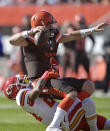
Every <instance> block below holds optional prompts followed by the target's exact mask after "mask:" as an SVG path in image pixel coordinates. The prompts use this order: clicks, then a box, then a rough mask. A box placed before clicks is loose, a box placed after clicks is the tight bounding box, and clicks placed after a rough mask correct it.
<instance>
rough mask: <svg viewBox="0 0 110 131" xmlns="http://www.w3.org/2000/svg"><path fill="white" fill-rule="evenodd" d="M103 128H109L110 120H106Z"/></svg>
mask: <svg viewBox="0 0 110 131" xmlns="http://www.w3.org/2000/svg"><path fill="white" fill-rule="evenodd" d="M104 130H110V120H106V122H105V125H104Z"/></svg>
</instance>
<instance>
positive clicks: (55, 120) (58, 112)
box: [49, 107, 67, 127]
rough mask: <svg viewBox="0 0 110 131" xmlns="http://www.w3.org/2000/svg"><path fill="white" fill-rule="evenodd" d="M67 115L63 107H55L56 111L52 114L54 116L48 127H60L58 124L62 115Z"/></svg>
mask: <svg viewBox="0 0 110 131" xmlns="http://www.w3.org/2000/svg"><path fill="white" fill-rule="evenodd" d="M65 115H67V112H66V111H64V110H63V109H61V108H59V107H57V109H56V112H55V114H54V118H53V120H52V122H51V124H50V125H49V127H60V124H61V122H62V120H63V118H64V116H65Z"/></svg>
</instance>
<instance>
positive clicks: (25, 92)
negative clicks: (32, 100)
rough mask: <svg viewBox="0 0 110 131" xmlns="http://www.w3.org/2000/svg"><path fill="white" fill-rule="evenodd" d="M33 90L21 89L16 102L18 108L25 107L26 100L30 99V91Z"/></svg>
mask: <svg viewBox="0 0 110 131" xmlns="http://www.w3.org/2000/svg"><path fill="white" fill-rule="evenodd" d="M30 90H31V89H29V88H25V89H21V90H20V91H19V92H18V94H17V96H16V102H17V104H18V106H21V105H23V103H24V102H25V100H26V99H27V98H28V94H29V93H28V92H29V91H30Z"/></svg>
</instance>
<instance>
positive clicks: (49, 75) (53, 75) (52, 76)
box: [48, 71, 59, 79]
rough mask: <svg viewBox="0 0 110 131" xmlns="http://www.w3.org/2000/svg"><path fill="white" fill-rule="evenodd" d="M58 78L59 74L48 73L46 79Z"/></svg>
mask: <svg viewBox="0 0 110 131" xmlns="http://www.w3.org/2000/svg"><path fill="white" fill-rule="evenodd" d="M58 77H59V73H58V72H52V71H49V72H48V78H49V79H52V78H58Z"/></svg>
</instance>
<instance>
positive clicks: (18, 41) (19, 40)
mask: <svg viewBox="0 0 110 131" xmlns="http://www.w3.org/2000/svg"><path fill="white" fill-rule="evenodd" d="M43 30H45V27H44V26H38V27H36V28H34V29H31V30H27V31H22V32H20V33H17V34H15V35H13V36H12V37H11V38H10V40H9V42H10V44H12V45H14V46H27V45H28V42H27V40H26V38H29V37H30V36H31V35H34V34H35V33H36V32H41V31H43Z"/></svg>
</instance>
